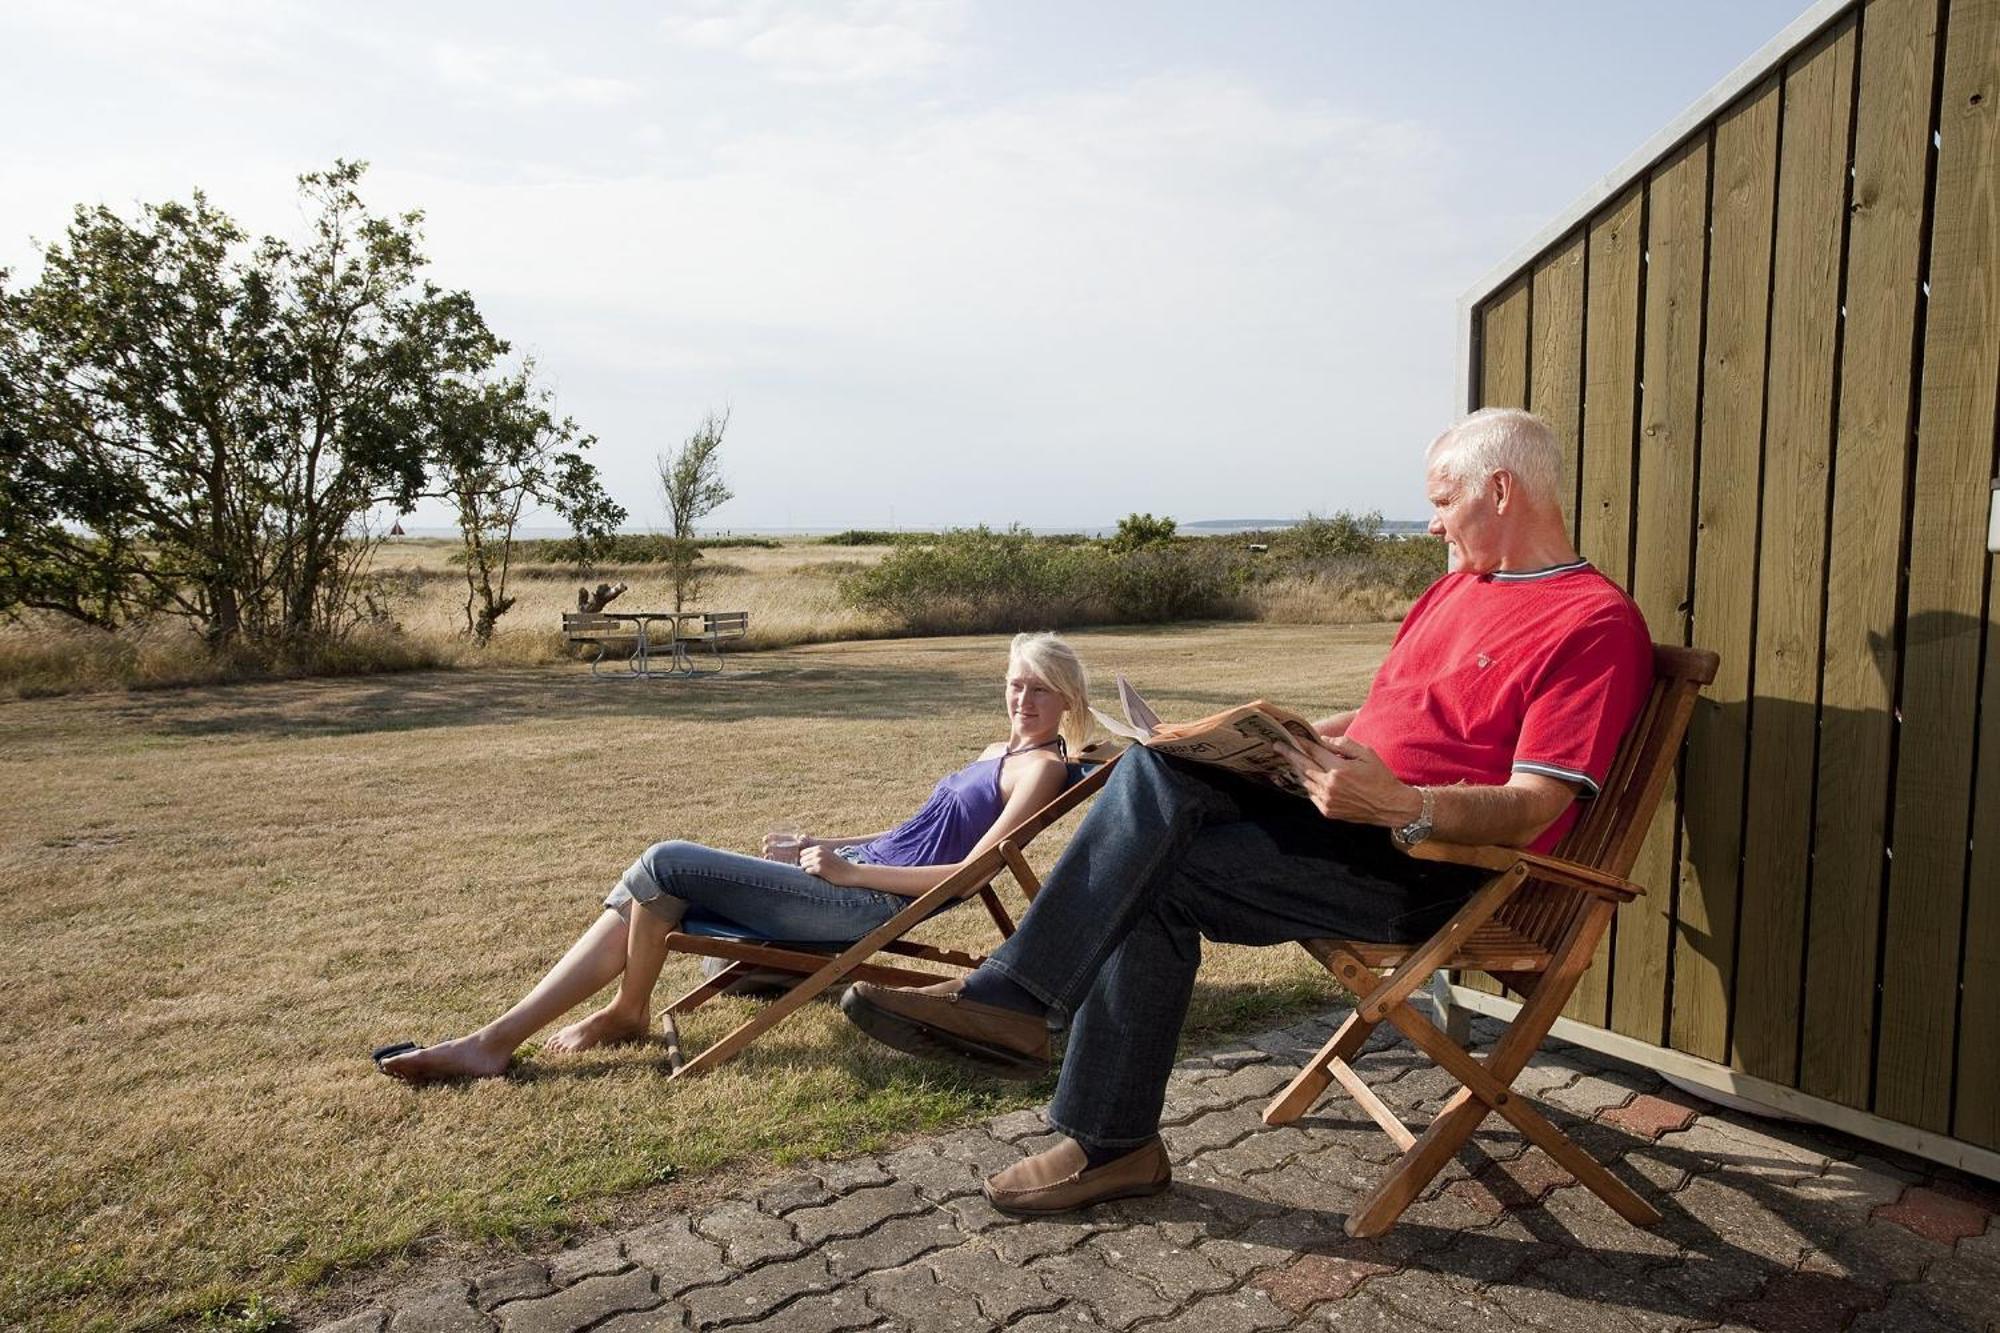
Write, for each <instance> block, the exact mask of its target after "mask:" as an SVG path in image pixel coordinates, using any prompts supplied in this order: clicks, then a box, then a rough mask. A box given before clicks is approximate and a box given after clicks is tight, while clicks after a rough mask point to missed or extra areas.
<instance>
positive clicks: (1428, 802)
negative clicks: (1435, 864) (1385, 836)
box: [1389, 787, 1437, 849]
mask: <svg viewBox="0 0 2000 1333" xmlns="http://www.w3.org/2000/svg"><path fill="white" fill-rule="evenodd" d="M1417 791H1418V792H1419V793H1420V794H1421V795H1422V796H1423V798H1424V808H1423V809H1422V810H1420V811H1418V812H1417V817H1416V818H1415V819H1412V820H1411V821H1410V822H1409V823H1407V824H1405V825H1403V827H1401V828H1399V829H1395V830H1393V831H1392V832H1391V833H1390V834H1389V836H1390V837H1392V838H1394V839H1395V840H1396V845H1397V846H1398V847H1403V848H1406V849H1407V848H1410V847H1414V846H1416V845H1417V844H1418V843H1420V842H1422V841H1423V840H1424V839H1425V838H1428V837H1430V836H1431V811H1432V809H1433V807H1434V806H1435V805H1436V803H1437V793H1435V792H1433V791H1432V790H1431V789H1430V788H1429V787H1419V788H1417Z"/></svg>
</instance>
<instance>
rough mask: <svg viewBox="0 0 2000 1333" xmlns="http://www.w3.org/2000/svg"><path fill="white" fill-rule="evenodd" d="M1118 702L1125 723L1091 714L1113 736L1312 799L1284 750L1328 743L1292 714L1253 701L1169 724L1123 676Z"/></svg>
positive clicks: (1255, 700) (1120, 678)
mask: <svg viewBox="0 0 2000 1333" xmlns="http://www.w3.org/2000/svg"><path fill="white" fill-rule="evenodd" d="M1118 699H1119V702H1120V704H1121V705H1122V706H1123V708H1124V710H1125V720H1124V721H1122V722H1121V721H1119V720H1118V719H1116V718H1114V717H1111V716H1110V715H1108V714H1106V713H1104V712H1102V711H1100V710H1098V709H1095V708H1093V709H1091V710H1090V711H1091V712H1092V713H1093V714H1095V715H1096V717H1097V720H1098V722H1099V723H1100V724H1102V725H1103V727H1104V729H1105V730H1106V731H1109V732H1111V733H1112V734H1113V735H1117V736H1123V737H1125V738H1127V739H1128V740H1134V741H1137V742H1138V743H1139V744H1141V745H1143V746H1145V747H1146V748H1147V749H1150V750H1158V751H1159V752H1160V753H1161V754H1170V755H1173V756H1174V757H1175V758H1177V759H1192V760H1194V761H1195V762H1197V763H1203V764H1214V765H1216V766H1218V767H1220V768H1226V769H1228V770H1229V771H1230V772H1232V773H1237V774H1241V775H1242V776H1244V777H1247V778H1257V779H1259V780H1261V781H1264V782H1268V783H1270V784H1271V785H1273V786H1275V787H1280V788H1282V789H1284V790H1285V791H1288V792H1290V793H1292V794H1293V795H1294V796H1305V795H1306V790H1305V787H1304V785H1303V784H1302V783H1301V782H1300V781H1299V775H1298V774H1297V773H1296V772H1295V771H1293V768H1292V765H1291V763H1290V762H1289V761H1288V760H1287V759H1286V758H1285V756H1284V754H1283V752H1281V751H1280V750H1279V749H1278V747H1279V746H1280V745H1286V744H1289V745H1294V746H1296V745H1299V744H1300V743H1301V742H1307V741H1309V742H1313V743H1315V744H1323V742H1322V741H1321V739H1320V735H1319V733H1318V732H1317V731H1315V730H1314V729H1313V724H1312V723H1310V722H1308V721H1306V719H1304V718H1302V717H1300V716H1299V715H1298V714H1297V713H1294V712H1292V711H1291V710H1290V709H1287V708H1280V707H1279V706H1278V705H1276V704H1273V703H1266V702H1265V701H1264V700H1262V699H1253V700H1252V701H1250V702H1249V703H1247V704H1238V705H1237V706H1236V707H1234V708H1229V709H1224V710H1223V711H1222V712H1220V713H1215V714H1211V715H1210V716H1208V717H1204V718H1198V719H1196V720H1195V721H1193V722H1167V723H1163V722H1161V721H1160V717H1159V714H1157V713H1155V712H1154V711H1153V710H1152V708H1151V707H1150V706H1149V705H1148V704H1147V703H1146V701H1145V700H1144V699H1142V698H1140V697H1139V692H1138V691H1137V690H1135V689H1133V688H1132V684H1131V682H1130V681H1128V680H1126V679H1125V677H1123V676H1120V677H1118Z"/></svg>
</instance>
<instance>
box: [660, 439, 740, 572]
mask: <svg viewBox="0 0 2000 1333" xmlns="http://www.w3.org/2000/svg"><path fill="white" fill-rule="evenodd" d="M728 429H729V413H728V412H727V411H723V412H720V413H716V412H710V413H709V414H708V415H707V416H705V417H703V418H702V419H701V424H700V425H699V426H697V427H696V428H695V431H694V434H692V435H690V436H688V437H687V440H686V442H685V443H683V444H682V445H681V447H680V448H678V449H674V450H671V451H669V452H666V453H663V454H661V455H660V456H659V469H660V494H661V495H662V496H663V497H664V498H665V500H666V502H667V521H668V524H669V527H670V529H671V531H672V535H673V545H672V546H670V547H669V548H668V550H667V570H668V573H669V574H670V576H671V577H672V579H673V583H674V610H676V611H681V610H685V609H686V608H687V604H688V603H689V602H692V601H693V600H694V599H695V598H696V597H698V596H699V595H700V593H701V583H702V572H701V567H700V561H701V546H700V544H699V543H698V542H697V541H696V540H695V525H696V524H697V523H699V522H700V521H701V520H702V519H703V518H704V517H706V516H707V515H709V514H711V513H713V512H714V511H715V510H716V509H718V508H720V507H721V506H722V505H723V504H724V503H725V502H727V501H728V500H729V498H730V497H731V496H732V495H733V494H734V492H732V491H731V490H730V489H729V487H728V486H727V485H725V484H724V482H723V480H722V457H721V454H722V436H723V432H725V431H727V430H728Z"/></svg>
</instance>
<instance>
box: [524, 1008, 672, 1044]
mask: <svg viewBox="0 0 2000 1333" xmlns="http://www.w3.org/2000/svg"><path fill="white" fill-rule="evenodd" d="M646 1029H647V1018H646V1011H645V1010H643V1009H641V1010H640V1011H639V1012H638V1014H637V1015H636V1016H635V1015H632V1014H629V1013H627V1012H626V1011H624V1010H622V1009H619V1008H617V1007H616V1006H614V1005H606V1006H605V1007H604V1008H602V1009H599V1010H598V1011H597V1012H596V1013H594V1014H592V1015H591V1016H590V1017H588V1018H583V1019H578V1020H577V1021H576V1022H574V1023H571V1024H570V1025H569V1026H568V1027H566V1028H563V1029H561V1030H560V1031H558V1032H557V1033H556V1035H555V1036H553V1037H550V1038H549V1039H548V1040H547V1041H545V1042H543V1043H542V1049H543V1050H544V1051H546V1052H548V1053H550V1054H552V1055H575V1054H576V1053H577V1052H578V1051H588V1050H591V1049H592V1048H594V1047H598V1046H619V1045H623V1044H625V1043H627V1042H635V1041H644V1040H645V1039H646Z"/></svg>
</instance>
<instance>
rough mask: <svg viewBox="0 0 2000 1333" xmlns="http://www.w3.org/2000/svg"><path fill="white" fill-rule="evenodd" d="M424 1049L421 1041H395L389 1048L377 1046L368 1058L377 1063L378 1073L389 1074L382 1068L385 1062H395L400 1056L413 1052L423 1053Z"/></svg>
mask: <svg viewBox="0 0 2000 1333" xmlns="http://www.w3.org/2000/svg"><path fill="white" fill-rule="evenodd" d="M423 1048H424V1044H423V1043H422V1042H420V1041H394V1042H390V1043H389V1044H388V1045H387V1046H377V1047H376V1048H375V1049H374V1051H373V1052H372V1053H370V1055H369V1057H368V1058H369V1059H371V1060H373V1061H374V1062H375V1068H376V1069H377V1070H378V1071H380V1072H381V1073H384V1074H387V1073H388V1072H389V1071H388V1070H387V1069H384V1068H383V1067H382V1064H383V1062H384V1061H385V1060H393V1059H395V1058H396V1057H397V1056H399V1055H408V1054H409V1053H410V1052H412V1051H421V1050H422V1049H423Z"/></svg>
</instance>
